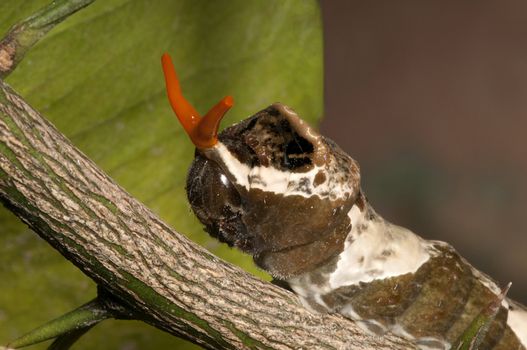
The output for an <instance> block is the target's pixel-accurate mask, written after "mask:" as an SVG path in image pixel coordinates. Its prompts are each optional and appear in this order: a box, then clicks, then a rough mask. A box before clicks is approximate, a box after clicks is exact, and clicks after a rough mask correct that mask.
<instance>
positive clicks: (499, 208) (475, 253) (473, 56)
mask: <svg viewBox="0 0 527 350" xmlns="http://www.w3.org/2000/svg"><path fill="white" fill-rule="evenodd" d="M321 6H322V12H323V20H324V30H325V45H326V48H325V49H326V56H325V59H326V62H325V64H326V78H325V84H326V118H325V119H324V121H323V123H322V127H321V128H322V131H323V132H324V133H325V134H327V135H328V136H330V137H331V138H333V139H334V140H335V141H337V143H339V144H340V145H341V146H342V147H343V148H344V149H345V150H346V151H347V152H348V153H349V154H351V155H352V156H353V157H354V158H355V159H357V160H358V161H359V163H360V164H361V168H362V176H363V188H364V189H365V191H366V193H367V194H368V196H369V199H370V201H371V202H372V204H373V206H374V207H375V208H376V210H377V211H378V212H380V213H381V214H382V215H384V216H385V217H386V218H387V219H389V220H391V221H393V222H395V223H397V224H400V225H403V226H406V227H408V228H410V229H412V230H414V231H415V232H417V233H419V234H420V235H422V236H423V237H426V238H429V239H437V240H444V241H448V242H450V243H451V244H453V245H454V246H455V247H456V248H457V249H458V251H459V252H461V254H462V255H463V256H465V257H466V258H467V259H468V260H469V261H471V262H472V263H473V264H474V265H475V266H476V267H478V268H479V269H481V270H483V271H484V272H486V273H488V274H489V275H491V276H493V277H494V278H495V279H496V280H497V281H498V282H499V283H500V284H501V285H503V284H505V283H507V282H508V281H512V282H513V285H512V289H511V291H510V294H509V295H510V296H513V297H514V298H516V299H518V300H521V301H523V303H527V231H526V228H525V226H524V222H525V219H526V217H527V183H526V180H527V157H526V156H527V152H526V150H527V138H526V131H527V2H526V1H525V0H518V1H515V0H500V1H496V0H480V1H465V0H442V1H422V0H414V1H393V0H385V1H344V0H340V1H334V0H333V1H330V0H326V1H324V0H323V1H322V2H321Z"/></svg>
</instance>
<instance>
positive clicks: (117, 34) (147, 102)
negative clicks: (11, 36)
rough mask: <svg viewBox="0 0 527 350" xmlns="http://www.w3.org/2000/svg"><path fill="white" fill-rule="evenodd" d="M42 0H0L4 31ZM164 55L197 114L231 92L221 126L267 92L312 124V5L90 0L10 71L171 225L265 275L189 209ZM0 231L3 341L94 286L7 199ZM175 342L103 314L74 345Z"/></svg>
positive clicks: (266, 100) (316, 81) (318, 79)
mask: <svg viewBox="0 0 527 350" xmlns="http://www.w3.org/2000/svg"><path fill="white" fill-rule="evenodd" d="M47 3H48V1H18V0H3V1H1V2H0V31H2V32H5V31H7V29H8V28H9V27H10V26H11V25H13V24H14V23H15V22H17V21H19V20H21V19H23V18H25V17H27V16H28V15H30V14H31V13H32V12H33V11H35V10H37V9H38V8H40V7H41V6H43V5H45V4H47ZM163 52H168V53H169V54H170V55H171V56H172V58H173V61H174V64H175V67H176V69H177V71H178V74H179V76H180V80H181V84H182V88H183V90H184V93H185V96H186V97H187V98H188V99H189V100H190V101H191V102H192V103H193V104H194V106H195V107H196V108H197V109H198V111H201V112H205V111H207V110H208V109H209V108H210V107H211V106H212V105H213V104H214V103H216V102H217V101H218V100H219V99H220V98H222V97H223V96H225V95H227V94H230V95H232V96H233V97H234V99H235V106H234V107H233V108H232V110H231V111H229V113H228V114H227V116H226V118H225V119H224V121H223V125H224V126H228V125H230V124H232V123H234V122H235V121H238V120H241V119H243V118H245V117H247V116H249V115H252V114H254V113H255V112H257V111H259V110H261V109H263V108H265V107H266V106H268V105H269V104H271V103H273V102H276V101H280V102H283V103H286V104H288V105H289V106H291V107H292V108H294V109H295V110H296V111H297V112H298V113H299V114H300V115H301V116H303V117H304V118H305V119H307V120H308V121H310V122H312V123H313V122H315V121H316V120H317V119H318V118H320V117H321V115H322V31H321V22H320V12H319V8H318V4H317V2H316V1H315V0H309V1H308V0H288V1H283V0H273V1H271V0H252V1H246V0H225V1H218V0H215V1H208V0H187V1H174V0H158V1H154V2H153V1H146V0H143V1H140V0H104V1H96V2H95V3H94V4H92V5H90V6H89V7H88V8H86V9H84V10H82V11H80V12H78V13H76V14H75V15H73V16H72V17H71V18H69V19H67V20H66V21H64V22H63V23H61V24H60V25H59V26H57V27H56V28H55V29H53V30H52V31H51V32H49V33H48V34H47V36H46V37H45V38H44V39H43V40H42V41H41V42H40V43H38V44H37V45H36V46H35V47H34V48H33V49H32V50H31V51H30V52H29V53H28V54H27V56H26V58H25V59H24V60H23V61H22V62H21V63H20V65H19V66H18V67H17V69H16V70H15V71H14V72H13V73H12V74H11V75H10V76H9V77H8V79H7V81H8V83H9V84H11V85H12V86H13V87H14V88H15V89H16V90H17V91H18V92H19V93H20V94H21V95H22V96H24V97H25V98H26V99H27V100H28V101H29V102H30V103H31V104H32V105H33V106H34V107H35V108H37V109H38V110H40V111H41V112H42V113H43V114H44V115H45V116H47V117H48V118H49V119H50V120H51V121H52V122H53V123H54V124H55V125H56V126H57V127H58V128H59V129H60V130H61V131H62V132H63V133H64V134H66V135H67V136H68V137H69V138H70V139H71V140H72V141H73V143H74V144H75V145H77V146H78V147H79V148H80V149H81V150H82V151H83V152H85V153H86V154H87V155H88V156H89V157H90V158H91V159H93V160H94V161H95V162H96V163H97V164H98V165H99V166H101V167H102V168H103V169H104V170H105V171H106V172H108V173H109V174H110V175H111V176H112V177H113V178H114V179H115V180H116V181H117V182H118V183H119V184H121V185H122V186H123V187H124V188H125V189H126V190H128V191H129V192H130V193H132V194H133V195H134V196H136V197H137V198H139V199H140V200H141V201H143V202H144V203H145V204H146V205H148V206H149V207H150V208H152V209H153V210H154V211H155V212H157V213H158V214H159V215H160V216H161V217H162V218H163V219H164V220H165V221H167V222H168V223H169V224H171V225H172V226H173V227H174V228H175V229H177V230H178V231H179V232H181V233H184V234H186V235H188V236H189V237H190V238H191V239H193V240H194V241H196V242H198V243H199V244H202V245H203V246H205V247H206V248H207V249H209V250H210V251H212V252H213V253H215V254H217V255H219V256H221V257H222V258H224V259H226V260H228V261H231V262H233V263H236V264H238V265H240V266H242V267H243V268H245V269H247V270H248V271H250V272H252V273H255V274H258V275H259V276H262V277H263V278H267V277H266V276H265V275H264V274H263V273H262V272H260V271H257V269H256V268H255V267H254V265H253V263H252V261H251V259H250V258H249V257H247V256H245V255H242V254H240V253H238V252H236V251H235V250H232V249H230V248H228V247H226V246H225V245H221V244H219V243H218V242H216V241H215V240H213V239H210V238H209V237H208V235H207V234H205V233H204V232H203V230H202V228H201V227H200V225H199V224H198V223H197V221H196V219H195V218H194V216H193V214H192V213H191V212H190V208H189V206H188V205H187V201H186V197H185V192H184V185H185V176H186V171H187V168H188V166H189V164H190V162H191V160H192V157H193V147H192V145H191V144H190V142H189V141H188V139H187V137H186V135H184V133H183V131H182V128H181V127H180V126H179V125H178V123H177V121H176V119H175V118H174V116H173V114H172V111H171V109H170V107H169V104H168V102H167V98H166V95H165V91H164V81H163V75H162V71H161V65H160V57H161V54H162V53H163ZM0 228H1V230H0V281H2V283H1V292H0V344H1V343H6V342H7V341H9V340H10V339H14V338H16V337H17V336H19V335H21V334H23V333H25V332H27V331H29V330H31V329H32V328H34V327H36V326H39V325H40V324H43V323H45V322H46V321H48V320H50V319H52V318H55V317H57V316H59V315H61V314H63V313H64V312H67V311H69V310H71V309H72V308H74V307H75V306H77V305H79V304H82V303H83V302H85V301H87V300H89V299H91V298H93V297H94V296H95V286H94V285H93V283H92V282H91V281H90V280H89V279H88V278H87V277H85V276H83V275H82V274H81V273H80V272H79V271H78V270H77V269H75V268H74V267H73V266H72V265H71V264H70V263H69V262H67V261H66V260H65V259H63V258H62V257H61V256H60V255H59V254H58V253H57V252H55V251H54V250H53V249H52V248H51V247H49V246H47V244H46V243H45V242H43V241H41V240H40V239H39V238H38V237H36V235H35V234H34V233H32V232H30V231H29V230H28V229H27V228H26V227H25V226H24V225H22V224H20V223H19V222H18V220H17V219H16V218H15V217H14V216H13V215H11V214H10V213H8V212H6V211H5V210H2V211H0ZM7 281H8V282H7ZM181 342H182V341H180V340H178V339H176V338H174V337H170V336H168V335H164V334H162V333H161V332H160V331H158V330H154V329H152V328H149V327H147V326H145V325H142V324H140V323H138V322H125V321H106V322H104V323H103V324H101V325H99V326H97V327H95V328H94V330H93V331H90V333H89V334H88V335H87V336H84V337H83V338H81V340H80V341H79V344H77V345H75V347H74V348H76V349H93V348H97V349H117V348H126V349H166V348H176V347H177V348H179V347H180V346H181V345H178V344H181ZM38 348H39V347H38V346H37V347H35V349H38ZM42 348H44V347H40V349H42Z"/></svg>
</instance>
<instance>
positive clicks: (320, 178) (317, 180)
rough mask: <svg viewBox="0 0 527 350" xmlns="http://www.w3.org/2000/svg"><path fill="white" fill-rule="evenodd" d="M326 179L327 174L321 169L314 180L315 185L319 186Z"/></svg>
mask: <svg viewBox="0 0 527 350" xmlns="http://www.w3.org/2000/svg"><path fill="white" fill-rule="evenodd" d="M325 181H326V175H325V174H324V172H322V171H319V172H318V173H317V174H316V175H315V179H314V180H313V185H314V186H315V187H318V186H320V185H322V184H323V183H324V182H325Z"/></svg>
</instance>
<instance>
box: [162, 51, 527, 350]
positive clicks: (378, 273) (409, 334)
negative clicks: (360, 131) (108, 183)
mask: <svg viewBox="0 0 527 350" xmlns="http://www.w3.org/2000/svg"><path fill="white" fill-rule="evenodd" d="M163 68H164V71H165V77H166V83H167V89H168V95H169V99H170V102H171V105H172V107H173V109H174V111H175V112H176V114H177V116H178V118H179V120H180V121H181V123H182V125H183V126H184V128H185V130H186V131H187V133H188V134H189V136H190V138H191V140H192V141H193V143H194V144H195V145H196V147H197V149H196V154H195V159H194V161H193V163H192V166H191V168H190V171H189V175H188V179H187V195H188V199H189V202H190V204H191V206H192V209H193V210H194V212H195V214H196V215H197V217H198V218H199V220H200V221H201V222H202V223H203V224H204V225H205V230H206V231H207V232H208V233H209V234H211V235H212V236H214V237H216V238H218V239H219V240H220V241H222V242H225V243H227V244H228V245H230V246H235V247H237V248H239V249H241V250H242V251H244V252H247V253H249V254H251V255H252V256H253V258H254V261H255V263H256V264H257V265H258V266H260V267H261V268H263V269H264V270H266V271H268V272H269V273H270V274H271V275H272V276H273V277H275V278H277V279H279V280H281V281H285V282H287V283H288V284H289V286H290V287H291V289H292V290H293V291H294V292H295V293H297V294H298V296H299V297H300V299H301V300H302V302H303V303H304V305H306V306H307V307H309V308H310V309H312V310H315V311H319V312H337V313H341V314H342V315H344V316H346V317H348V318H350V319H352V320H354V321H356V322H357V323H358V324H359V325H361V326H362V327H364V328H365V329H367V330H369V331H371V332H373V333H375V334H383V333H385V332H392V333H395V334H398V335H401V336H403V337H405V338H409V339H412V340H413V341H415V343H416V344H417V345H418V346H419V347H420V348H422V349H450V348H451V345H452V344H453V343H454V342H455V341H456V340H457V339H458V338H459V337H460V336H461V335H462V334H463V332H464V331H465V330H466V329H467V327H468V326H469V325H470V323H471V322H472V320H473V319H474V318H475V317H476V316H477V315H478V314H479V312H480V311H481V310H482V309H484V308H485V307H486V306H487V305H489V304H491V303H492V302H493V301H494V300H496V296H497V295H499V294H500V289H499V288H498V287H497V285H496V283H495V282H494V281H492V280H491V279H490V278H489V277H487V276H485V275H484V274H482V273H481V272H479V271H478V270H476V269H475V268H474V267H472V266H471V265H470V264H469V263H468V262H467V261H465V260H464V259H463V258H462V257H461V256H460V255H459V254H458V253H457V252H456V251H455V250H454V249H453V248H452V247H451V246H450V245H448V244H447V243H444V242H439V241H426V240H424V239H422V238H420V237H419V236H417V235H415V234H414V233H412V232H410V231H409V230H407V229H405V228H402V227H399V226H396V225H393V224H391V223H389V222H387V221H386V220H384V219H383V218H382V217H381V216H379V215H378V214H377V213H376V212H375V211H374V210H373V208H372V207H371V205H370V204H369V203H368V201H367V199H366V196H365V195H364V193H363V191H362V190H361V188H360V172H359V166H358V164H357V163H356V162H355V160H353V159H352V158H351V157H350V156H348V155H347V154H346V153H345V152H343V151H342V150H341V149H340V148H339V147H338V146H337V145H336V144H335V143H334V142H333V141H331V140H330V139H328V138H326V137H324V136H322V135H320V134H318V133H317V132H316V131H314V130H313V129H312V128H310V127H309V126H308V125H307V124H306V123H305V122H304V121H302V120H301V119H300V118H299V116H298V115H297V114H296V113H295V112H293V111H292V110H291V109H290V108H288V107H287V106H285V105H282V104H280V103H275V104H273V105H271V106H269V107H268V108H266V109H264V110H262V111H260V112H258V113H256V114H255V115H254V116H252V117H250V118H248V119H246V120H243V121H242V122H240V123H238V124H235V125H233V126H231V127H229V128H227V129H225V130H224V131H223V132H222V133H220V134H219V135H218V134H217V130H218V126H219V121H220V119H221V118H222V116H223V114H224V113H225V112H226V111H227V110H228V109H229V108H230V107H231V106H232V98H230V97H226V98H224V99H223V100H222V101H221V102H220V103H219V104H218V105H216V106H215V107H214V108H213V109H212V110H211V111H210V112H209V113H207V114H206V115H205V116H204V117H200V116H199V115H198V114H197V112H196V111H195V110H194V108H193V107H192V106H191V105H190V104H189V103H188V102H187V101H186V100H185V99H184V98H183V96H182V94H181V90H180V88H179V83H178V82H177V78H176V76H175V71H174V68H173V66H172V63H171V61H170V58H169V57H168V55H164V56H163ZM481 341H482V342H481V344H480V345H479V347H478V348H479V349H481V350H483V349H494V350H497V349H500V350H510V349H518V350H520V349H523V350H525V349H527V309H526V308H525V307H524V306H522V305H520V304H519V303H516V302H514V301H512V300H510V299H504V300H503V302H502V304H501V307H500V308H499V311H498V313H497V315H496V317H495V319H494V320H493V321H492V323H491V324H490V327H489V329H488V331H487V333H486V334H485V336H484V338H483V339H481Z"/></svg>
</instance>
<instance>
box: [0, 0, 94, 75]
mask: <svg viewBox="0 0 527 350" xmlns="http://www.w3.org/2000/svg"><path fill="white" fill-rule="evenodd" d="M94 1H95V0H55V1H52V2H51V3H50V4H49V5H47V6H46V7H44V8H42V9H40V10H39V11H38V12H36V13H35V14H33V15H32V16H31V17H29V18H26V19H25V20H23V21H22V22H19V23H17V24H15V25H14V26H12V27H11V29H10V30H9V31H8V32H7V34H6V35H5V36H4V38H3V39H2V40H1V41H0V79H4V78H5V77H6V76H8V75H9V74H10V73H11V72H12V71H13V70H14V69H15V68H16V66H17V65H18V63H20V61H22V59H23V58H24V56H25V54H26V52H27V51H28V50H29V49H30V48H31V47H33V45H35V44H36V43H37V42H38V41H39V40H40V39H41V38H42V37H43V36H44V35H45V34H46V33H47V32H48V31H50V30H51V29H52V28H53V27H55V26H56V25H57V24H59V23H60V22H62V21H63V20H65V19H66V18H67V17H69V16H70V15H72V14H74V13H75V12H77V11H79V10H80V9H82V8H84V7H86V6H88V5H89V4H91V3H92V2H94Z"/></svg>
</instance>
